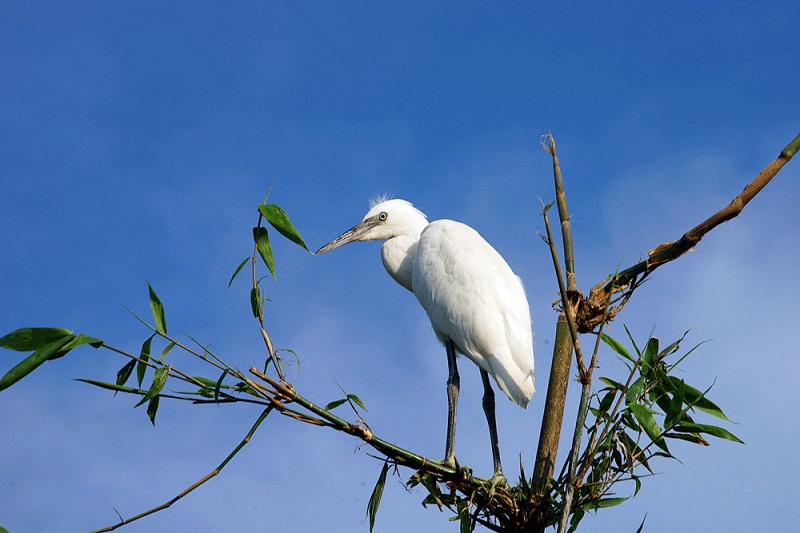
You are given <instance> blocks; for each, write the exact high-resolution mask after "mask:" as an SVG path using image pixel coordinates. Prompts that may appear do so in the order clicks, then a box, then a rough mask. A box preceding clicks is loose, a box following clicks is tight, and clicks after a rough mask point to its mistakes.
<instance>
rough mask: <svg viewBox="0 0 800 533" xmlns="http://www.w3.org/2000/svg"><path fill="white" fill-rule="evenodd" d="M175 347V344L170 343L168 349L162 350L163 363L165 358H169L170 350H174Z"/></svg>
mask: <svg viewBox="0 0 800 533" xmlns="http://www.w3.org/2000/svg"><path fill="white" fill-rule="evenodd" d="M174 347H175V343H174V342H170V343H169V344H167V346H166V348H164V349H163V350H161V361H162V362H163V361H164V358H165V357H166V356H167V354H168V353H169V352H170V350H172V349H173V348H174Z"/></svg>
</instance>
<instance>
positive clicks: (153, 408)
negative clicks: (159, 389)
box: [147, 396, 160, 426]
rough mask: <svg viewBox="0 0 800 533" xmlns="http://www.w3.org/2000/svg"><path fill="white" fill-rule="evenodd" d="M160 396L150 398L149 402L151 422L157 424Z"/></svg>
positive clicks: (148, 414)
mask: <svg viewBox="0 0 800 533" xmlns="http://www.w3.org/2000/svg"><path fill="white" fill-rule="evenodd" d="M159 398H160V397H159V396H154V397H153V398H151V399H150V402H149V403H148V404H147V417H148V418H149V419H150V422H151V423H152V424H153V425H154V426H155V425H156V413H157V412H158V400H159Z"/></svg>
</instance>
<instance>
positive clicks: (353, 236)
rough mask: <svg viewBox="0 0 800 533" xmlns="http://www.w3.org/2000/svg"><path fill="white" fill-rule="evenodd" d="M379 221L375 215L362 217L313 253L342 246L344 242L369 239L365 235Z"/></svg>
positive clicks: (320, 252) (319, 253) (328, 250)
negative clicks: (362, 218)
mask: <svg viewBox="0 0 800 533" xmlns="http://www.w3.org/2000/svg"><path fill="white" fill-rule="evenodd" d="M379 223H380V220H378V216H377V215H375V216H374V217H370V218H367V219H364V220H362V221H361V222H359V223H358V224H356V225H355V226H353V227H352V228H350V229H349V230H347V231H345V232H344V233H342V234H341V235H339V236H338V237H336V238H335V239H333V240H332V241H331V242H329V243H328V244H326V245H325V246H323V247H322V248H320V249H319V250H317V251H316V252H315V253H314V255H322V254H324V253H325V252H330V251H331V250H333V249H334V248H338V247H340V246H344V245H345V244H347V243H350V242H356V241H367V240H370V239H369V238H365V237H366V235H367V234H368V233H369V232H370V231H372V228H374V227H375V226H377V225H378V224H379Z"/></svg>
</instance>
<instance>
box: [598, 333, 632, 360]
mask: <svg viewBox="0 0 800 533" xmlns="http://www.w3.org/2000/svg"><path fill="white" fill-rule="evenodd" d="M600 338H601V339H602V340H603V342H605V343H606V344H607V345H608V346H609V347H610V348H611V349H612V350H614V352H616V353H618V354H619V355H621V356H622V357H624V358H625V359H627V360H628V361H630V362H631V363H633V362H635V361H636V359H634V357H633V356H632V355H631V354H630V353H629V352H628V350H626V349H625V347H624V346H623V345H622V344H620V342H619V341H617V340H616V339H614V338H613V337H610V336H609V335H606V334H605V333H602V334H601V335H600Z"/></svg>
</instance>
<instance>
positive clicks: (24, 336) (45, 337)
mask: <svg viewBox="0 0 800 533" xmlns="http://www.w3.org/2000/svg"><path fill="white" fill-rule="evenodd" d="M67 337H69V338H73V334H72V332H71V331H70V330H68V329H64V328H21V329H18V330H15V331H12V332H11V333H9V334H8V335H5V336H4V337H2V338H0V346H2V347H3V348H5V349H7V350H14V351H15V352H31V351H34V350H38V349H39V348H42V347H44V346H46V345H48V344H50V343H52V342H55V341H57V340H60V339H64V338H67Z"/></svg>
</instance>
